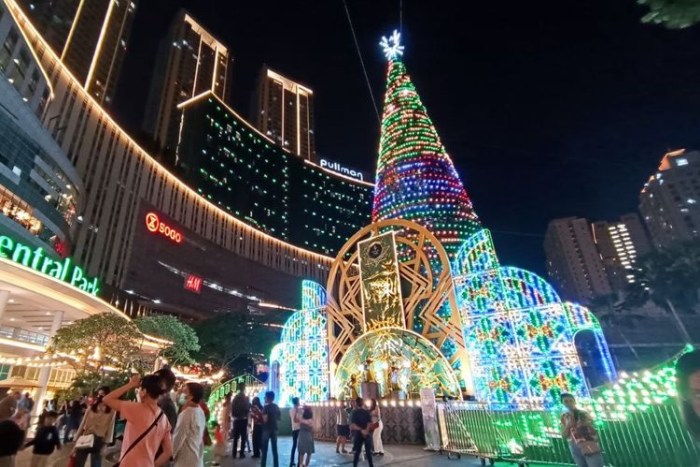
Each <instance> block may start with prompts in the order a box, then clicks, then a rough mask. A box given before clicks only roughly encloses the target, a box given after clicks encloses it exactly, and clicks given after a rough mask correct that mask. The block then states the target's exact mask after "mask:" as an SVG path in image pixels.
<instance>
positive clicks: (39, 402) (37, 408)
mask: <svg viewBox="0 0 700 467" xmlns="http://www.w3.org/2000/svg"><path fill="white" fill-rule="evenodd" d="M62 321H63V312H62V311H54V313H53V322H52V323H51V332H50V333H49V335H50V336H53V335H54V334H56V331H58V329H59V328H60V327H61V322H62ZM49 376H51V366H50V365H46V366H44V367H42V368H41V369H40V370H39V382H38V385H39V389H38V394H37V395H36V398H35V399H34V400H35V402H34V409H33V410H32V418H33V417H38V416H39V414H41V409H42V407H43V406H44V399H45V398H46V387H47V386H48V384H49Z"/></svg>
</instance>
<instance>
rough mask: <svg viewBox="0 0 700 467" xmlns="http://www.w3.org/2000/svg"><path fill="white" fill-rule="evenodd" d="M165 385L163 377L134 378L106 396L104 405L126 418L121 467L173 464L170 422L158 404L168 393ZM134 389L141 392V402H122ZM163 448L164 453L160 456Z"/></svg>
mask: <svg viewBox="0 0 700 467" xmlns="http://www.w3.org/2000/svg"><path fill="white" fill-rule="evenodd" d="M165 386H166V384H165V383H164V381H163V378H161V377H160V376H158V375H148V376H145V377H144V378H143V380H142V379H141V377H140V376H139V375H134V376H132V377H131V379H130V380H129V382H128V383H127V384H125V385H124V386H122V387H120V388H118V389H115V390H114V391H112V392H110V393H109V394H107V395H106V396H105V397H104V399H103V402H104V403H105V404H106V405H108V406H109V407H110V408H111V409H113V410H117V411H119V413H120V414H121V416H122V417H123V418H125V419H126V429H125V430H124V441H123V443H122V450H121V454H120V456H119V462H118V463H117V465H120V466H121V467H136V466H138V467H163V466H165V465H167V463H168V462H169V460H170V456H171V455H172V452H173V447H172V438H171V437H170V423H169V422H168V419H167V417H165V416H164V413H163V411H162V410H161V409H160V408H159V407H158V402H157V401H158V398H159V397H160V396H161V395H162V394H163V393H164V392H165ZM132 389H137V393H138V396H139V401H140V402H129V401H123V400H120V397H122V396H123V395H125V394H126V393H127V392H129V391H131V390H132ZM161 446H162V452H161V454H160V455H158V456H157V457H156V453H157V452H158V448H159V447H161ZM154 459H155V461H154Z"/></svg>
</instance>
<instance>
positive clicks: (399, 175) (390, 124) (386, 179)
mask: <svg viewBox="0 0 700 467" xmlns="http://www.w3.org/2000/svg"><path fill="white" fill-rule="evenodd" d="M381 45H382V47H383V48H384V53H385V55H386V56H387V58H388V60H389V71H388V79H387V89H386V95H385V98H384V112H383V116H382V124H381V138H380V143H379V160H378V162H377V176H376V181H377V182H376V186H375V191H374V205H373V209H372V221H373V222H377V221H381V220H386V219H399V218H400V219H406V220H410V221H413V222H416V223H418V224H420V225H422V226H423V227H425V228H427V229H428V230H430V231H431V232H432V233H433V234H434V235H435V236H436V237H437V238H438V240H440V242H441V243H442V245H443V246H444V247H445V250H446V251H447V253H448V255H449V256H450V257H452V256H453V255H454V253H456V251H457V250H458V249H459V247H460V246H461V245H462V243H464V241H465V240H466V239H467V238H469V237H470V236H471V235H472V234H473V233H475V232H477V231H478V230H479V229H480V228H481V226H480V223H479V220H478V218H477V216H476V213H475V212H474V210H473V209H472V203H471V201H470V199H469V196H467V192H466V191H465V189H464V186H462V182H461V181H460V180H459V176H458V175H457V171H456V170H455V168H454V165H453V164H452V161H451V160H450V157H449V155H448V154H447V152H446V151H445V148H444V146H443V145H442V142H441V141H440V137H439V136H438V133H437V131H436V129H435V127H434V126H433V122H432V121H431V120H430V117H428V112H427V110H426V108H425V106H424V105H423V103H422V102H421V99H420V97H419V96H418V93H417V92H416V88H415V87H414V86H413V83H412V82H411V79H410V78H409V76H408V74H407V73H406V67H405V65H404V64H403V63H402V62H401V61H400V60H399V57H400V56H401V55H402V54H403V46H401V45H400V35H399V33H398V32H396V31H394V34H393V35H392V36H390V38H386V37H385V38H382V42H381Z"/></svg>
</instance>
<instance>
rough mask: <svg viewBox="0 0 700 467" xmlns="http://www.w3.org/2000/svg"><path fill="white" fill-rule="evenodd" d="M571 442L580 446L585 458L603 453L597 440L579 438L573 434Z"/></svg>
mask: <svg viewBox="0 0 700 467" xmlns="http://www.w3.org/2000/svg"><path fill="white" fill-rule="evenodd" d="M571 440H572V441H573V442H574V443H576V446H578V448H579V449H580V450H581V453H582V454H583V455H584V456H592V455H594V454H600V453H601V452H603V450H602V449H601V448H600V443H598V441H596V440H587V439H583V438H577V437H576V436H575V435H574V434H573V433H571Z"/></svg>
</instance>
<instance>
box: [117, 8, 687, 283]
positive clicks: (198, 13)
mask: <svg viewBox="0 0 700 467" xmlns="http://www.w3.org/2000/svg"><path fill="white" fill-rule="evenodd" d="M347 2H348V7H349V9H350V12H351V16H352V20H353V22H354V26H355V30H356V32H357V36H358V40H359V43H360V48H361V51H362V54H363V57H364V60H365V63H366V66H367V72H368V74H369V80H370V83H371V86H372V92H373V94H374V96H375V98H376V99H377V102H378V105H380V106H381V103H382V100H383V92H384V85H385V73H386V62H385V61H384V59H383V56H382V54H381V51H380V49H379V47H378V46H377V43H378V41H379V39H380V37H381V35H383V34H388V33H390V32H391V30H392V29H393V28H394V27H397V26H398V23H399V1H398V0H395V1H390V2H389V1H383V0H347ZM181 6H182V7H185V8H186V9H188V10H189V11H190V13H191V14H192V15H193V16H195V17H196V18H198V19H199V21H200V22H201V23H202V24H203V25H205V26H206V27H208V28H209V29H210V30H211V31H212V32H213V33H214V35H215V36H217V37H218V38H219V39H220V40H221V41H222V42H224V43H225V44H227V45H228V46H229V48H230V50H231V51H232V53H233V56H234V60H235V63H234V72H233V73H234V75H233V90H232V93H233V106H234V108H236V109H237V110H238V111H239V112H240V113H241V114H243V115H248V109H249V99H250V95H251V92H252V90H253V83H254V80H255V76H256V74H257V72H258V70H259V69H260V67H261V66H262V64H263V63H267V64H268V65H269V66H270V67H271V68H273V69H275V70H277V71H279V72H281V73H282V74H286V75H288V76H289V77H291V78H293V79H296V80H298V81H299V82H301V83H304V84H306V85H307V86H309V87H311V88H312V89H313V90H314V93H315V118H316V128H315V131H316V144H317V149H318V151H319V152H320V153H321V154H322V155H324V156H325V157H326V158H329V159H334V160H338V161H340V162H342V163H344V164H346V165H350V166H353V167H357V168H361V169H364V170H367V171H371V172H373V171H374V164H375V159H376V153H377V144H378V132H379V124H378V121H377V116H376V114H375V112H374V109H373V107H372V103H371V100H370V94H369V91H368V88H367V84H366V81H365V78H364V76H363V73H362V68H361V66H360V63H359V59H358V56H357V51H356V49H355V47H354V44H353V40H352V35H351V32H350V28H349V26H348V22H347V18H346V16H345V11H344V9H343V3H342V0H314V1H310V0H299V1H293V0H289V1H264V0H257V1H250V0H141V1H140V4H139V7H138V12H137V16H136V20H135V24H134V30H133V32H132V35H131V39H130V43H129V45H130V48H129V51H128V54H127V58H126V61H125V64H124V70H123V73H122V80H121V81H120V84H119V89H118V93H117V98H116V100H115V109H114V111H115V113H116V114H117V118H118V119H119V120H121V121H123V122H124V123H125V125H126V126H127V127H128V128H131V129H132V130H133V129H135V128H136V127H138V125H139V123H140V120H141V118H142V114H143V104H144V102H145V99H146V94H147V90H148V83H149V80H150V75H151V73H152V63H153V60H154V56H155V53H156V47H157V42H158V40H159V39H160V38H161V37H162V36H164V35H165V33H166V30H167V27H168V23H169V21H170V20H171V19H172V17H173V16H174V14H175V12H176V10H177V8H178V7H181ZM643 13H644V10H643V9H642V8H641V7H638V6H637V5H636V4H635V3H634V1H633V0H556V1H555V0H539V1H527V2H523V1H515V0H511V1H498V0H492V1H469V2H465V1H460V2H457V1H452V2H448V1H439V0H431V1H427V0H404V1H403V34H404V43H405V45H406V55H405V62H406V65H407V67H408V71H409V73H410V74H411V77H412V79H413V82H414V84H415V85H416V87H417V89H418V92H419V94H420V95H421V97H422V99H423V102H424V104H425V105H426V106H427V108H428V112H429V114H430V116H431V118H432V119H433V122H434V123H435V125H436V127H437V129H438V131H439V133H440V135H441V137H442V139H443V142H444V143H445V146H446V147H447V150H448V152H449V153H450V155H451V156H452V159H453V160H454V162H455V164H456V166H457V170H458V171H459V173H460V175H461V176H462V179H463V182H464V183H465V186H466V187H467V191H468V193H469V195H470V196H471V198H472V201H473V202H474V206H475V208H476V210H477V213H478V214H479V216H480V217H481V219H482V221H483V222H484V224H485V225H486V226H487V227H489V228H490V229H492V231H493V232H494V238H495V241H496V247H497V249H498V251H499V253H500V256H501V260H502V261H503V262H505V263H509V264H513V265H517V266H521V267H525V268H528V269H532V270H534V271H535V272H539V273H543V272H544V253H543V250H542V241H543V234H544V231H545V228H546V226H547V222H548V221H549V220H551V219H553V218H557V217H564V216H581V217H587V218H588V219H589V220H601V219H614V218H615V217H618V216H619V215H621V214H623V213H625V212H629V211H632V210H634V209H636V205H637V197H638V193H639V190H640V189H641V187H642V185H643V184H644V182H645V180H646V179H647V178H648V176H649V175H650V174H651V173H652V172H653V171H654V170H655V168H656V167H657V165H658V162H659V160H660V158H661V156H662V155H663V153H664V152H665V151H666V150H667V149H669V148H679V147H687V148H700V132H699V131H698V130H700V26H699V27H696V28H691V29H688V30H684V31H668V30H665V29H663V28H661V27H659V26H650V25H643V24H641V23H640V22H639V18H640V17H641V16H642V15H643ZM380 110H381V109H380Z"/></svg>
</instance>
